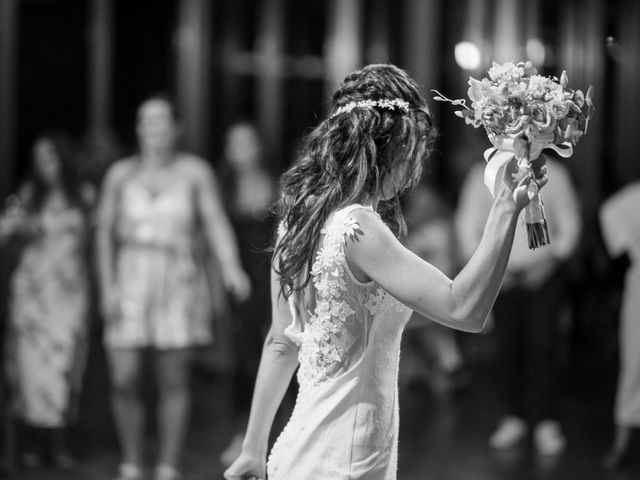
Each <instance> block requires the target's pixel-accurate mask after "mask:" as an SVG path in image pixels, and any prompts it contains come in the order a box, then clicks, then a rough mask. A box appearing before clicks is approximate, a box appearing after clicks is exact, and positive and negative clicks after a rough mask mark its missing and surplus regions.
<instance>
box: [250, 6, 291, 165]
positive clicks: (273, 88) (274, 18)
mask: <svg viewBox="0 0 640 480" xmlns="http://www.w3.org/2000/svg"><path fill="white" fill-rule="evenodd" d="M260 14H261V15H260V26H259V32H258V37H257V42H256V52H257V54H258V59H259V65H258V71H257V76H258V78H257V91H256V94H257V99H256V100H257V110H258V111H257V121H258V126H259V128H260V131H261V133H262V135H263V137H264V140H265V141H266V142H267V146H268V149H269V151H270V152H273V155H274V157H275V158H276V159H280V158H282V154H283V152H282V111H283V109H282V107H283V105H282V95H283V76H284V75H285V73H286V72H285V68H286V65H285V64H284V33H285V31H284V27H285V22H284V5H283V0H265V1H264V2H263V3H262V9H261V12H260Z"/></svg>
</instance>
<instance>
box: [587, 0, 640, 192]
mask: <svg viewBox="0 0 640 480" xmlns="http://www.w3.org/2000/svg"><path fill="white" fill-rule="evenodd" d="M617 23H618V32H619V35H618V38H617V39H616V44H617V48H619V55H617V58H618V62H617V64H616V67H617V68H618V74H617V76H616V79H617V82H616V85H615V89H614V94H615V105H616V108H615V110H614V115H615V119H614V127H613V129H612V130H613V132H614V139H613V142H611V144H610V145H608V146H607V147H608V148H607V150H608V151H611V154H608V155H607V156H606V157H607V158H608V159H609V160H610V161H611V162H612V163H613V165H614V167H613V168H615V170H616V177H617V180H618V183H619V184H625V183H627V182H629V181H630V180H634V179H637V178H638V177H640V162H638V160H637V159H638V144H637V142H638V120H637V115H638V111H640V89H639V88H638V79H640V28H639V27H640V2H637V1H636V0H628V1H627V2H626V3H625V4H624V5H623V7H622V8H619V9H618V18H617ZM597 93H598V94H599V95H598V97H597V102H598V104H599V103H601V102H602V101H603V100H601V94H600V92H597ZM604 168H612V167H611V165H605V166H604Z"/></svg>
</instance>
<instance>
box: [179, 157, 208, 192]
mask: <svg viewBox="0 0 640 480" xmlns="http://www.w3.org/2000/svg"><path fill="white" fill-rule="evenodd" d="M176 166H177V167H178V169H179V170H180V174H182V175H184V176H185V177H187V178H188V179H189V180H191V181H192V182H194V183H196V184H202V183H203V182H206V183H208V182H210V181H211V180H212V179H213V178H215V174H214V171H213V167H212V166H211V165H210V164H209V162H207V161H206V160H205V159H204V158H202V157H198V156H197V155H193V154H190V153H180V154H179V157H178V160H177V163H176Z"/></svg>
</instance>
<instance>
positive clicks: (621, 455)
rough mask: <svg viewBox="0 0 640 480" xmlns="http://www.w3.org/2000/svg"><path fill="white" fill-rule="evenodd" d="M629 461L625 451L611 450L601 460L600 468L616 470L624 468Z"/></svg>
mask: <svg viewBox="0 0 640 480" xmlns="http://www.w3.org/2000/svg"><path fill="white" fill-rule="evenodd" d="M628 461H629V454H628V453H627V451H626V450H611V451H610V452H608V453H607V454H606V455H605V456H604V458H603V459H602V467H603V468H606V469H607V470H616V469H618V468H621V467H623V466H625V465H626V464H627V463H628Z"/></svg>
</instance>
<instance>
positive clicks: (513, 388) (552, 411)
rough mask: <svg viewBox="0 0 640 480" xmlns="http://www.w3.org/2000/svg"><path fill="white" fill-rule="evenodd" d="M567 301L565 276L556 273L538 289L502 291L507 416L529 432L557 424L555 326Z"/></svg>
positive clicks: (497, 313)
mask: <svg viewBox="0 0 640 480" xmlns="http://www.w3.org/2000/svg"><path fill="white" fill-rule="evenodd" d="M565 296H566V289H565V275H564V273H563V272H562V271H561V270H558V271H556V272H555V273H554V274H553V275H552V276H551V277H549V278H548V279H547V280H545V282H544V283H543V284H542V285H541V286H540V287H539V288H537V289H533V290H532V289H527V288H524V287H523V286H517V285H516V286H513V287H511V288H508V289H504V290H503V291H502V292H501V293H500V295H499V296H498V298H497V300H496V303H495V306H494V310H493V313H494V317H495V332H496V335H497V340H498V349H499V352H498V353H499V355H498V359H499V362H500V366H499V367H500V371H501V373H502V375H501V381H502V384H503V388H504V391H505V393H506V401H507V412H506V413H507V414H509V415H514V416H517V417H520V418H522V419H524V420H525V421H527V422H528V423H529V424H530V425H531V426H535V425H536V424H537V423H538V422H540V421H541V420H544V419H557V414H558V412H557V411H556V400H557V399H556V396H557V388H558V380H559V375H560V373H561V365H559V359H560V355H559V352H560V350H561V345H560V342H561V334H560V333H561V332H560V322H559V320H560V313H561V311H562V307H563V305H564V303H565V299H566V297H565Z"/></svg>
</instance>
